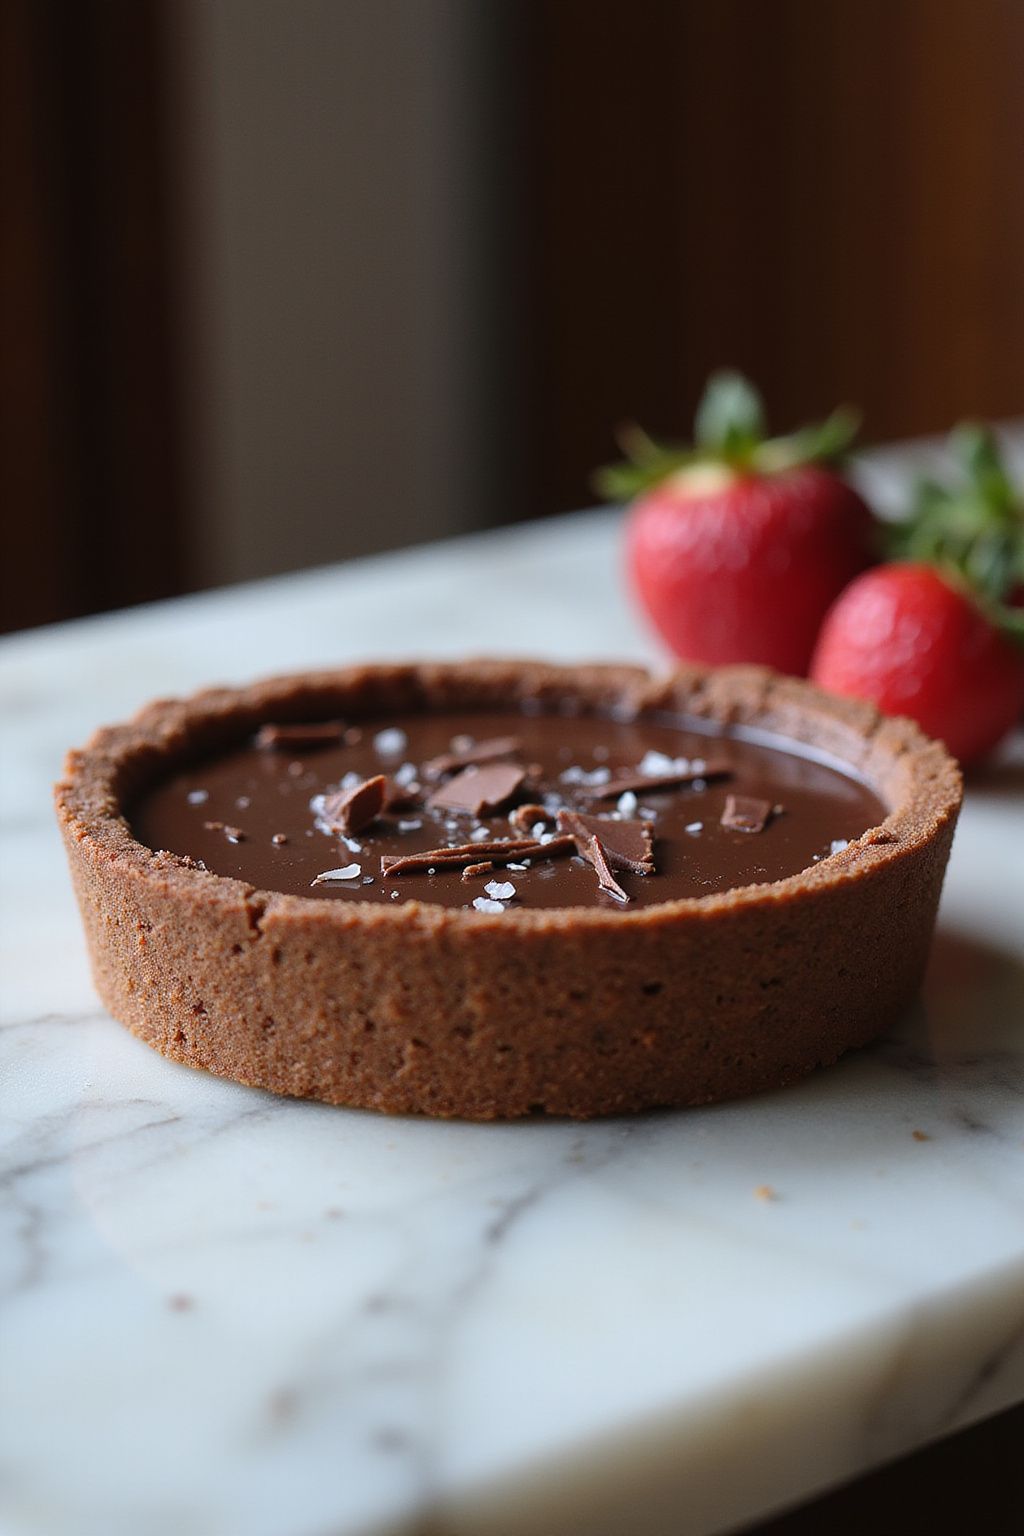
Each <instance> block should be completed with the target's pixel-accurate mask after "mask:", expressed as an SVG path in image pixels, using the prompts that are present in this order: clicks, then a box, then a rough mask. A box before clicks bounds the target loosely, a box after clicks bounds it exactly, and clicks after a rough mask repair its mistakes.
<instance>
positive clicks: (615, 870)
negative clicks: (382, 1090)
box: [130, 710, 886, 912]
mask: <svg viewBox="0 0 1024 1536" xmlns="http://www.w3.org/2000/svg"><path fill="white" fill-rule="evenodd" d="M885 815H886V807H885V806H884V805H883V804H882V802H881V800H880V799H879V798H878V796H877V795H876V794H875V793H874V792H873V791H872V790H871V789H870V788H868V786H867V785H865V784H864V783H862V782H860V781H859V780H858V779H856V778H854V777H853V776H852V774H850V773H846V772H843V771H842V770H841V769H840V768H839V767H834V766H831V765H830V764H828V763H826V762H824V761H819V760H817V759H816V758H814V757H812V756H809V755H805V753H804V752H803V751H797V750H785V749H784V746H783V745H781V744H780V745H779V746H775V745H768V744H767V743H766V742H763V741H761V740H751V739H748V737H747V736H745V735H743V736H741V735H738V734H732V733H728V732H716V733H714V734H708V733H706V732H704V731H697V730H694V729H692V728H688V725H687V723H686V722H685V721H678V720H674V719H672V718H669V717H666V716H642V717H640V718H639V719H637V720H620V719H613V718H611V717H609V716H606V715H594V714H574V715H571V716H566V715H561V714H527V713H525V712H524V713H519V712H514V711H511V710H506V711H496V710H474V711H466V712H465V713H454V712H446V713H444V714H418V715H401V716H395V717H388V718H382V719H377V720H360V721H350V722H345V721H328V722H324V721H316V722H310V723H309V725H307V726H304V725H303V724H301V723H299V724H296V723H294V722H289V723H287V724H282V725H276V724H275V723H273V722H270V723H269V724H268V725H267V726H265V727H264V728H263V730H261V731H260V733H259V735H258V736H257V737H256V738H254V739H253V740H251V741H249V742H247V743H246V744H244V745H240V746H239V747H238V748H237V749H235V750H233V751H228V752H224V753H222V754H220V755H218V756H216V757H211V758H208V759H205V760H203V761H200V762H197V763H192V764H189V765H188V766H184V767H182V768H181V769H180V770H179V771H178V772H176V773H175V774H174V775H173V776H172V777H169V778H167V779H165V780H164V781H162V782H160V783H158V784H156V785H154V786H152V787H151V788H150V789H149V790H148V791H146V792H145V793H143V794H142V796H141V797H140V798H139V800H138V802H137V803H136V804H135V806H134V807H133V809H132V811H131V814H130V821H131V825H132V830H133V833H134V835H135V836H136V837H137V838H138V839H139V841H140V842H142V843H144V844H145V845H146V846H147V847H149V848H152V849H156V850H160V849H163V850H167V851H168V852H171V853H175V854H179V855H187V856H189V857H191V858H192V859H194V860H196V861H197V862H199V863H201V864H202V865H204V866H205V867H206V868H207V869H209V870H211V871H212V872H213V873H215V874H218V875H226V876H232V877H234V878H236V879H239V880H244V881H246V882H248V883H249V884H250V885H252V886H254V887H256V888H257V889H259V890H265V891H278V892H284V893H290V894H293V895H299V896H313V897H317V898H325V897H326V898H328V899H334V900H339V901H373V902H385V903H389V904H390V903H399V902H403V901H411V900H416V901H427V902H432V903H435V904H437V905H440V906H445V907H476V908H477V910H479V911H484V912H501V911H507V910H514V909H515V908H516V907H520V908H537V907H547V908H554V907H577V906H594V905H599V906H602V907H608V908H615V909H620V910H622V911H632V910H636V909H637V908H640V907H645V906H650V905H652V904H653V903H657V902H664V901H672V900H676V899H678V898H680V897H687V896H707V895H710V894H711V893H713V892H716V891H726V890H730V889H732V888H734V887H736V886H743V885H760V884H764V883H765V882H767V881H771V880H779V879H782V878H784V877H785V876H787V875H793V874H796V873H798V872H799V871H800V870H803V869H806V868H808V867H809V866H810V865H812V864H813V863H815V862H816V861H818V860H820V859H823V858H828V857H829V856H830V855H832V854H834V853H836V852H838V851H839V850H840V849H841V848H843V847H845V845H846V843H847V842H848V841H850V840H851V839H853V838H856V837H859V836H860V834H861V833H862V832H864V831H866V830H867V829H868V828H869V827H872V826H876V825H877V824H878V823H879V822H881V821H882V820H883V819H884V818H885Z"/></svg>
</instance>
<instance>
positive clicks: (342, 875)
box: [313, 864, 363, 885]
mask: <svg viewBox="0 0 1024 1536" xmlns="http://www.w3.org/2000/svg"><path fill="white" fill-rule="evenodd" d="M362 872H363V867H362V865H361V864H344V865H342V867H341V869H325V870H323V871H322V872H321V873H320V874H319V875H317V877H316V879H315V880H314V881H313V884H314V885H330V884H331V883H332V882H333V881H335V880H358V879H359V876H360V875H361V874H362Z"/></svg>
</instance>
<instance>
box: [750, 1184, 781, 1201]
mask: <svg viewBox="0 0 1024 1536" xmlns="http://www.w3.org/2000/svg"><path fill="white" fill-rule="evenodd" d="M754 1195H755V1197H756V1198H757V1199H758V1200H764V1201H769V1200H777V1199H778V1198H779V1193H778V1190H777V1189H775V1188H773V1186H772V1185H771V1184H759V1185H758V1186H757V1188H756V1189H755V1190H754Z"/></svg>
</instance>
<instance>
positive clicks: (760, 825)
mask: <svg viewBox="0 0 1024 1536" xmlns="http://www.w3.org/2000/svg"><path fill="white" fill-rule="evenodd" d="M781 810H782V807H781V806H778V805H777V806H775V807H774V811H775V813H778V812H780V811H781ZM772 814H773V808H772V803H771V801H770V800H756V799H755V798H754V797H753V796H752V795H726V797H725V809H724V811H723V812H722V816H721V824H722V826H723V827H728V829H729V831H730V832H763V831H764V829H765V827H766V826H767V825H768V822H769V821H770V820H771V817H772Z"/></svg>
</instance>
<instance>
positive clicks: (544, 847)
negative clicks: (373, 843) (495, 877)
mask: <svg viewBox="0 0 1024 1536" xmlns="http://www.w3.org/2000/svg"><path fill="white" fill-rule="evenodd" d="M575 848H576V844H575V842H574V840H573V839H572V838H571V837H553V838H552V839H551V841H550V842H549V843H541V842H539V841H538V839H537V838H535V837H519V838H501V839H496V840H495V841H494V842H490V843H460V844H459V845H458V846H457V847H455V848H428V849H427V850H426V851H425V852H423V853H407V854H401V855H397V856H396V855H394V854H382V855H381V861H380V868H381V874H383V875H384V876H385V877H390V876H393V875H404V874H415V873H417V872H418V871H420V870H424V869H433V868H438V869H458V868H459V867H460V865H461V866H466V865H472V864H478V863H479V864H482V863H484V862H485V861H486V860H488V859H489V860H490V861H491V862H492V863H494V864H507V863H509V861H510V860H511V861H512V862H513V863H519V862H520V860H522V859H539V858H546V859H555V858H558V857H560V856H561V855H562V854H566V853H572V852H574V851H575Z"/></svg>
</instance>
